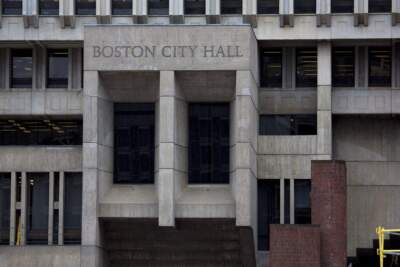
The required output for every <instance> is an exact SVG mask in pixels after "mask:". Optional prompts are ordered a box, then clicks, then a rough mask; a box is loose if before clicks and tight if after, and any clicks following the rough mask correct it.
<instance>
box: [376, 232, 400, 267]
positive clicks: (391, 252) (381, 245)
mask: <svg viewBox="0 0 400 267" xmlns="http://www.w3.org/2000/svg"><path fill="white" fill-rule="evenodd" d="M376 234H377V235H378V239H379V248H378V249H377V253H378V256H379V263H380V267H383V260H384V258H386V255H396V256H399V255H400V249H386V250H385V234H391V235H399V236H400V229H385V228H383V227H382V226H379V227H378V228H376Z"/></svg>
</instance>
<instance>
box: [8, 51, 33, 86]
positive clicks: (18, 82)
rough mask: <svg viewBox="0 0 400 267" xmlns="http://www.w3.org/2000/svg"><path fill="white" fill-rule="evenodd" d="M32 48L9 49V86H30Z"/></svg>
mask: <svg viewBox="0 0 400 267" xmlns="http://www.w3.org/2000/svg"><path fill="white" fill-rule="evenodd" d="M32 68H33V63H32V49H12V50H11V81H10V83H11V87H12V88H32V71H33V70H32Z"/></svg>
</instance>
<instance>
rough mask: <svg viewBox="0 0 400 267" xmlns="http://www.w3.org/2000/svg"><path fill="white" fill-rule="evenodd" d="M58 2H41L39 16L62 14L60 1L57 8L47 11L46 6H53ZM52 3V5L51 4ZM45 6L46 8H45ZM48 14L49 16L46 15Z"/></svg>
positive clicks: (44, 0)
mask: <svg viewBox="0 0 400 267" xmlns="http://www.w3.org/2000/svg"><path fill="white" fill-rule="evenodd" d="M55 2H56V1H54V0H50V1H49V0H39V3H38V4H39V15H40V16H58V15H59V14H60V1H59V0H58V1H57V8H49V9H46V4H47V5H48V6H52V4H53V3H55ZM50 3H51V4H50ZM43 5H45V6H43ZM45 10H47V11H46V12H44V11H45ZM45 13H48V14H45Z"/></svg>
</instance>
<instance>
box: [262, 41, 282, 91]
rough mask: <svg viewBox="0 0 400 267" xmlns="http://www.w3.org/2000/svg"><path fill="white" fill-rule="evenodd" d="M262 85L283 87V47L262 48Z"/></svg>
mask: <svg viewBox="0 0 400 267" xmlns="http://www.w3.org/2000/svg"><path fill="white" fill-rule="evenodd" d="M261 86H262V87H268V88H282V49H281V48H264V49H261Z"/></svg>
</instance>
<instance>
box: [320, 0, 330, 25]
mask: <svg viewBox="0 0 400 267" xmlns="http://www.w3.org/2000/svg"><path fill="white" fill-rule="evenodd" d="M321 25H325V26H330V25H331V0H317V26H321Z"/></svg>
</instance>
